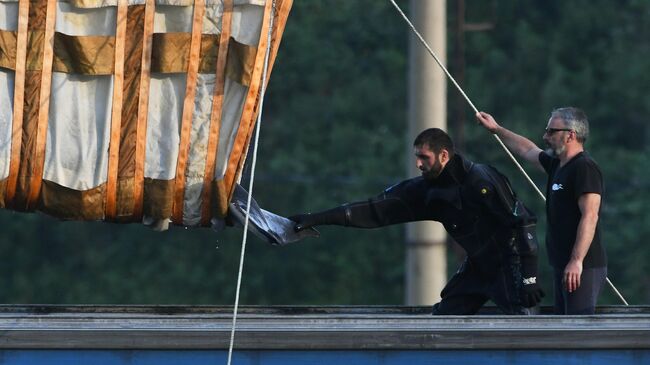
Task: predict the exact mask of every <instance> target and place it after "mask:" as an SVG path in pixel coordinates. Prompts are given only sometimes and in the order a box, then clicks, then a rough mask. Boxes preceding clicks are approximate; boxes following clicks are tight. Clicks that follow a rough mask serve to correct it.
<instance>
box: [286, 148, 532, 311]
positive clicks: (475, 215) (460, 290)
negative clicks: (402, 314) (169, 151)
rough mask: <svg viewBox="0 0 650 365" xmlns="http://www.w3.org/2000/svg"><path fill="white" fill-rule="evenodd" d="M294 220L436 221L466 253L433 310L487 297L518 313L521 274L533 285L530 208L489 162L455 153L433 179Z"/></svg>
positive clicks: (471, 304) (359, 223)
mask: <svg viewBox="0 0 650 365" xmlns="http://www.w3.org/2000/svg"><path fill="white" fill-rule="evenodd" d="M306 217H307V218H306ZM294 220H297V221H299V223H300V220H303V221H304V220H306V221H309V225H319V224H334V225H344V226H351V227H361V228H376V227H381V226H387V225H391V224H397V223H405V222H413V221H423V220H434V221H438V222H441V223H442V224H443V225H444V227H445V229H446V230H447V232H448V233H449V235H450V236H451V237H453V238H454V240H456V242H458V244H459V245H460V246H461V247H463V248H464V249H465V251H466V252H467V258H466V260H465V262H464V263H463V265H462V266H461V267H460V268H459V270H458V272H457V273H456V274H455V275H454V276H453V277H452V278H451V280H450V281H449V283H448V284H447V285H446V286H445V288H444V290H443V291H442V293H441V297H442V300H441V302H440V303H438V304H436V305H435V306H434V310H433V313H434V314H474V313H476V312H477V311H478V310H479V309H480V308H481V306H483V304H485V302H486V301H487V300H488V299H492V300H493V301H494V302H495V303H496V304H497V305H498V306H499V308H500V309H501V310H502V311H503V312H505V313H507V314H525V313H526V311H525V310H524V307H525V306H530V305H526V303H524V302H525V301H526V300H525V299H521V298H522V292H524V288H523V287H524V285H523V284H522V280H523V279H524V278H526V279H527V280H529V282H530V281H532V284H535V287H537V285H536V283H535V280H536V275H537V273H536V271H537V239H536V236H535V222H536V218H535V216H534V215H533V214H531V213H530V212H529V211H528V210H527V209H526V207H525V206H524V205H523V204H522V203H521V202H520V201H519V200H517V198H516V196H515V195H514V193H513V191H512V189H511V187H510V184H509V183H508V181H507V179H506V178H505V177H504V176H503V175H501V174H500V173H499V172H498V171H497V170H496V169H494V168H493V167H491V166H487V165H482V164H475V163H473V162H471V161H468V160H466V159H464V158H463V157H461V156H460V155H458V154H456V155H455V156H454V157H453V158H452V160H451V161H450V162H449V163H448V164H447V165H446V166H445V168H444V170H443V171H442V173H441V174H440V176H439V177H438V178H436V179H426V178H424V177H422V176H420V177H416V178H412V179H409V180H405V181H403V182H401V183H399V184H397V185H394V186H392V187H390V188H388V189H386V190H385V191H384V192H383V193H382V194H380V195H378V196H377V197H375V198H372V199H369V200H368V201H363V202H357V203H351V204H345V205H343V206H340V207H337V208H334V209H331V210H328V211H325V212H322V213H315V214H313V215H309V216H301V217H298V218H296V219H294ZM522 268H523V270H522ZM522 271H523V273H522ZM537 288H538V287H537ZM540 292H541V291H540ZM540 294H541V293H540ZM541 295H543V294H541ZM538 301H539V298H537V301H536V302H535V303H533V304H532V305H535V304H537V302H538Z"/></svg>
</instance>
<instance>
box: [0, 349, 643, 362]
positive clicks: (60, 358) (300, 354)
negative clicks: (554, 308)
mask: <svg viewBox="0 0 650 365" xmlns="http://www.w3.org/2000/svg"><path fill="white" fill-rule="evenodd" d="M226 360H227V352H226V351H155V350H146V351H140V350H115V351H108V350H106V351H105V350H95V351H94V350H84V351H74V350H4V351H0V365H19V364H20V365H24V364H38V365H208V364H209V365H214V364H225V363H226ZM232 363H233V365H291V364H300V365H312V364H314V365H316V364H318V365H320V364H337V365H344V364H355V365H389V364H407V365H461V364H462V365H465V364H482V365H501V364H509V365H518V364H522V365H538V364H540V365H541V364H554V365H574V364H575V365H578V364H581V365H582V364H593V365H610V364H616V365H628V364H635V365H637V364H639V365H640V364H650V350H598V351H567V350H563V351H551V350H543V351H534V350H530V351H449V350H444V351H429V350H427V351H289V350H287V351H235V353H234V355H233V362H232Z"/></svg>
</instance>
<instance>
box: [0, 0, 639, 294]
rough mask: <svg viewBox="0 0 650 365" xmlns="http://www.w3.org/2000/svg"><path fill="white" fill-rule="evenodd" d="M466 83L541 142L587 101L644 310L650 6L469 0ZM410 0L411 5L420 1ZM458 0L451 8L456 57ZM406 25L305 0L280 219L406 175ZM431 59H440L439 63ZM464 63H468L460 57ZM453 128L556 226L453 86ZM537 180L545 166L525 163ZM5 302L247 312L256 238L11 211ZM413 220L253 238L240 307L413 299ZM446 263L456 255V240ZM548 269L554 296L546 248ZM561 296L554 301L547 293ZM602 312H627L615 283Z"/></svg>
mask: <svg viewBox="0 0 650 365" xmlns="http://www.w3.org/2000/svg"><path fill="white" fill-rule="evenodd" d="M466 3H467V19H468V21H476V22H483V21H489V22H492V23H493V28H492V29H491V30H488V31H482V32H467V33H465V36H464V39H465V54H464V57H465V62H466V74H465V83H464V89H465V91H466V92H467V94H468V95H469V97H470V98H471V99H472V101H473V102H474V104H475V105H477V106H478V107H479V108H480V109H481V110H485V111H488V112H490V113H492V114H493V115H494V116H495V117H496V118H497V120H499V121H500V122H501V123H502V124H503V125H504V126H506V127H508V128H511V129H513V130H515V131H517V132H520V133H521V134H523V135H526V136H529V137H530V138H531V139H533V140H534V141H536V142H539V143H541V135H542V132H543V129H544V127H545V124H546V121H547V119H548V114H549V112H550V110H551V109H553V108H554V107H559V106H566V105H575V106H579V107H582V108H583V109H585V110H586V112H587V114H588V115H589V116H590V120H591V124H592V135H591V138H590V141H589V142H588V144H587V149H588V150H589V151H590V153H591V154H592V156H593V157H594V158H595V159H596V160H597V161H598V162H599V164H600V166H601V168H602V169H603V172H604V175H605V182H606V189H607V192H606V194H605V203H604V206H603V209H602V216H601V222H602V225H603V226H602V228H603V233H604V242H605V245H606V247H607V250H608V254H609V258H610V266H609V277H610V279H611V280H612V281H613V282H614V283H615V284H616V285H617V287H618V288H619V289H620V290H621V291H622V293H623V294H624V295H625V296H626V297H627V299H628V300H629V301H630V302H631V303H633V304H643V303H647V302H648V301H649V300H650V277H649V276H650V274H648V273H649V272H650V270H649V269H650V268H649V264H648V261H649V259H650V248H649V247H650V246H649V247H646V246H645V244H643V241H642V240H641V239H642V238H643V237H646V236H648V235H649V234H650V232H649V230H650V214H648V212H647V210H646V209H645V208H646V205H647V203H648V201H649V199H648V190H649V189H648V188H649V184H648V181H647V177H646V174H647V171H649V168H650V163H649V162H648V158H647V157H646V156H648V147H647V142H648V137H649V133H648V127H647V126H648V122H647V119H648V118H647V115H648V114H649V113H648V108H650V93H648V92H647V90H646V89H647V88H648V85H650V69H649V68H648V61H647V60H648V59H650V43H648V42H647V39H648V38H650V29H649V27H650V25H649V23H648V22H647V21H645V19H647V18H648V16H650V2H647V1H641V0H636V1H634V0H622V1H616V2H612V1H606V0H590V1H587V0H573V1H560V0H547V1H544V2H540V1H532V0H520V1H516V0H509V1H496V0H494V1H478V0H467V1H466ZM399 4H400V5H401V6H402V7H403V8H404V9H406V10H407V8H408V3H407V2H406V1H400V2H399ZM454 6H455V2H453V1H450V2H448V23H449V33H448V37H449V46H448V47H449V50H448V51H449V55H450V57H449V58H448V59H449V60H450V63H451V61H452V57H451V55H452V52H454V50H455V43H454V39H455V34H454V33H453V32H454V31H455V30H454V29H455V27H454V21H455V19H454V16H455V9H454ZM408 37H409V33H408V28H407V26H406V24H405V23H404V22H403V20H402V19H401V18H400V17H399V15H398V14H397V13H396V12H395V10H394V9H393V7H392V6H391V4H390V2H388V1H376V0H355V1H348V0H302V1H295V3H294V6H293V10H292V13H291V15H290V17H289V21H288V24H287V28H286V31H285V35H284V38H283V41H282V45H281V47H280V52H279V55H278V57H277V63H276V65H275V67H274V70H273V75H272V77H271V81H270V85H269V89H268V95H267V98H266V101H265V104H264V120H263V124H262V129H261V136H260V143H261V144H260V147H259V151H260V152H259V160H258V164H257V170H256V181H255V188H254V196H255V197H256V199H257V200H258V202H259V204H260V205H261V206H262V207H264V208H265V209H268V210H271V211H274V212H277V213H279V214H283V215H291V214H294V213H299V212H304V211H317V210H320V209H324V208H328V207H331V206H333V205H338V204H340V203H343V202H347V201H354V200H362V199H365V198H367V197H370V196H373V195H375V194H377V193H379V192H381V191H382V190H383V189H384V188H385V187H386V186H388V185H391V184H393V183H395V182H397V181H399V180H401V179H403V178H405V177H406V176H405V171H406V167H405V165H406V164H407V163H412V161H410V160H409V155H408V154H409V151H410V143H411V141H408V140H407V139H406V135H405V131H406V126H407V121H406V105H407V103H406V97H407V95H406V86H407V85H406V74H407V51H408V50H407V45H408ZM432 62H433V60H432ZM450 69H451V71H452V73H454V74H455V72H456V71H457V70H455V69H454V67H453V64H452V65H450ZM448 94H449V101H450V107H449V113H448V117H449V120H448V125H449V129H450V132H451V133H452V135H455V132H457V131H458V130H459V128H461V126H460V125H459V121H460V120H462V119H464V120H466V121H467V122H466V123H465V125H464V126H463V128H464V130H465V133H464V140H463V141H457V142H462V145H463V146H464V150H463V151H462V152H463V153H464V154H465V155H467V156H468V157H470V158H472V159H477V158H478V159H480V161H481V162H485V163H489V164H491V165H494V166H496V167H497V168H499V169H500V170H502V171H503V172H505V173H506V174H507V175H508V176H509V177H510V178H511V181H512V182H513V184H514V186H515V188H516V190H517V191H518V193H519V195H520V196H521V197H522V198H523V199H524V201H526V203H527V204H528V205H529V206H531V207H532V208H533V210H535V211H536V212H537V213H538V215H539V216H540V217H541V218H542V219H541V222H540V229H539V231H540V239H541V241H542V242H543V238H544V233H543V232H544V225H545V220H544V218H543V216H544V205H543V202H542V201H541V199H540V198H539V197H538V196H537V195H536V193H534V191H533V190H532V188H531V187H530V186H528V185H527V183H526V181H525V180H524V178H523V177H522V176H521V175H520V173H519V172H518V171H517V170H516V168H514V166H513V164H512V163H511V162H510V161H509V160H508V159H507V157H506V156H505V154H504V153H503V151H502V150H501V149H500V147H499V146H498V145H497V144H496V143H495V142H494V141H493V138H491V137H490V136H489V135H488V134H486V132H485V131H484V130H482V129H480V128H478V127H476V125H475V124H474V123H473V120H474V119H473V115H472V114H473V112H472V110H471V109H470V107H469V106H467V105H466V106H465V107H466V108H465V109H464V110H463V111H462V113H463V114H462V115H461V114H459V112H458V111H457V109H456V108H455V106H454V103H455V98H456V97H457V92H456V90H455V89H453V86H451V84H449V88H448ZM528 170H529V172H530V173H531V176H532V177H533V179H534V180H535V181H536V182H537V184H538V186H540V187H543V186H544V184H545V176H544V175H543V174H542V173H540V172H537V171H532V170H530V169H528ZM0 222H1V224H2V227H3V229H2V234H0V257H1V258H2V263H1V264H0V273H1V274H2V275H1V276H0V302H3V303H80V304H91V303H108V304H111V303H113V304H116V303H119V304H232V303H233V302H234V295H235V284H236V277H237V269H238V264H239V255H240V243H241V233H242V232H241V230H238V229H227V230H226V231H224V232H221V233H218V234H217V233H215V232H212V231H210V230H208V229H183V228H178V227H173V228H171V229H170V231H168V232H165V233H158V232H152V231H150V230H149V229H147V228H145V227H141V226H139V225H117V224H108V223H95V222H93V223H88V222H59V221H56V220H54V219H52V218H48V217H44V216H42V215H39V214H23V213H14V212H9V211H3V212H0ZM403 236H404V228H403V227H400V226H395V227H387V228H382V229H378V230H360V229H359V230H355V229H344V228H340V227H324V228H322V229H321V238H319V239H307V240H304V241H302V242H299V243H295V244H292V245H289V246H285V247H273V246H270V245H268V244H266V243H263V242H262V241H260V240H258V239H256V238H255V237H252V236H249V237H250V239H249V245H248V247H247V252H246V261H245V268H244V276H243V282H242V294H241V304H401V303H402V302H403V291H404V282H403V281H404V256H405V255H404V245H403V241H404V239H403ZM449 252H450V253H449V261H450V264H449V271H450V272H453V270H455V268H456V264H457V263H456V261H457V258H456V257H455V255H454V253H453V250H449ZM541 257H542V265H541V266H542V267H543V268H544V271H543V273H542V279H546V280H544V281H543V284H544V287H545V289H546V291H547V293H551V288H550V286H549V282H548V278H549V272H548V264H547V261H546V257H545V256H544V254H542V256H541ZM548 297H550V295H548V296H547V298H546V299H545V300H546V302H545V303H546V304H548V303H550V299H549V298H548ZM600 303H601V304H618V303H619V302H618V300H617V299H616V298H615V297H614V295H613V294H612V292H611V290H610V289H609V288H605V290H604V293H603V295H602V296H601V301H600Z"/></svg>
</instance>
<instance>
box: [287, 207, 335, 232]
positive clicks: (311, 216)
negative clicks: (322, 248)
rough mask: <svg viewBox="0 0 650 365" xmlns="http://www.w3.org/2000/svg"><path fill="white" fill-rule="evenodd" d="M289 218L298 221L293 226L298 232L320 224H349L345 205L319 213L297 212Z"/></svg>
mask: <svg viewBox="0 0 650 365" xmlns="http://www.w3.org/2000/svg"><path fill="white" fill-rule="evenodd" d="M289 219H291V220H292V221H294V222H296V225H295V226H294V227H293V229H294V230H295V231H296V232H300V231H302V230H305V229H307V228H310V227H313V226H320V225H337V226H345V225H347V224H346V223H347V220H346V219H347V218H346V216H345V206H344V205H342V206H340V207H336V208H332V209H328V210H324V211H322V212H318V213H307V214H296V215H293V216H291V217H289Z"/></svg>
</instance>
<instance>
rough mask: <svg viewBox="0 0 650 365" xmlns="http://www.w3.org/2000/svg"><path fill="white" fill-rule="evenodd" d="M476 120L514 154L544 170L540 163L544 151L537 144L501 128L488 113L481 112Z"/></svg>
mask: <svg viewBox="0 0 650 365" xmlns="http://www.w3.org/2000/svg"><path fill="white" fill-rule="evenodd" d="M476 119H477V120H478V122H479V123H480V124H481V125H482V126H483V127H485V129H487V130H488V131H490V132H491V133H492V134H496V135H497V136H499V137H500V138H501V140H502V141H503V143H504V144H505V145H506V146H507V147H508V148H509V149H510V150H511V151H512V152H514V153H515V154H516V155H518V156H520V157H522V158H523V159H525V160H526V161H528V162H531V163H532V164H533V165H535V166H536V167H537V168H539V169H542V164H541V163H540V162H539V153H540V152H542V149H541V148H539V147H537V145H536V144H535V143H533V142H532V141H531V140H529V139H528V138H526V137H523V136H520V135H519V134H517V133H514V132H512V131H511V130H508V129H506V128H504V127H502V126H500V125H499V124H498V123H497V122H496V120H494V118H493V117H492V116H491V115H490V114H488V113H484V112H479V113H478V114H476Z"/></svg>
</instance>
